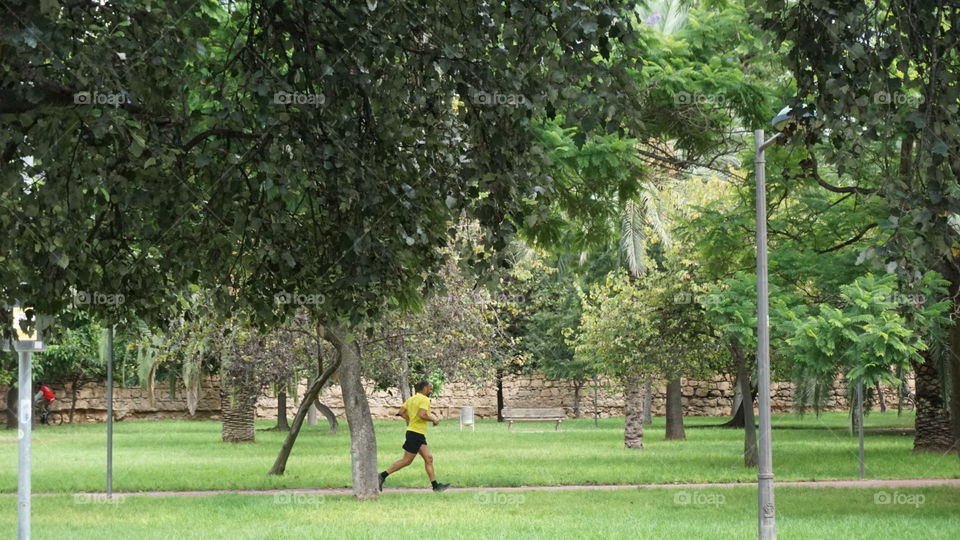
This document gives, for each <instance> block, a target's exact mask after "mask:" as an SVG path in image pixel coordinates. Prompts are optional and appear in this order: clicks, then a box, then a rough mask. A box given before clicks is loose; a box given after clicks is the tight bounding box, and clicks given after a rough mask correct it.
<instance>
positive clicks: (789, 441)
mask: <svg viewBox="0 0 960 540" xmlns="http://www.w3.org/2000/svg"><path fill="white" fill-rule="evenodd" d="M723 421H724V419H722V418H688V419H687V426H688V429H687V440H686V441H679V442H676V441H672V442H667V441H664V440H663V419H661V418H658V419H655V420H654V424H653V426H652V427H650V428H649V429H647V430H646V437H645V445H646V449H645V450H643V451H635V450H626V449H624V448H623V419H622V418H609V419H601V420H600V427H599V428H595V427H594V425H593V421H592V420H571V421H566V422H564V423H563V427H562V428H561V431H560V432H559V433H558V432H554V431H553V427H552V425H551V424H548V423H543V424H538V423H524V424H515V425H514V427H513V430H512V431H511V432H508V431H507V427H506V425H505V424H498V423H496V422H492V421H481V422H480V424H478V425H477V429H476V432H471V431H470V430H466V431H463V432H460V431H459V428H458V426H457V421H456V420H447V421H445V422H444V423H442V424H441V425H440V426H439V427H435V428H431V430H430V432H429V434H428V440H429V441H430V446H431V448H432V449H433V452H434V454H435V456H436V468H437V474H438V476H439V478H440V480H441V481H445V482H450V483H452V484H453V485H454V486H521V485H558V484H625V483H679V482H729V481H733V482H735V481H743V482H754V481H755V480H756V471H755V470H753V469H747V468H744V467H743V466H742V457H741V454H742V445H743V442H742V437H743V435H742V431H740V430H734V429H717V428H700V427H697V426H708V425H715V424H718V423H721V422H723ZM846 422H847V416H846V415H845V414H843V413H832V414H827V415H824V416H822V417H821V418H819V419H818V418H817V417H816V416H814V415H812V414H810V415H806V416H804V417H802V418H801V417H798V416H795V415H777V416H775V417H774V428H775V429H774V433H773V437H774V470H775V473H776V478H777V479H778V480H812V479H820V480H825V479H851V478H856V476H857V439H856V437H852V436H850V435H849V434H848V433H847V431H846ZM271 425H273V422H272V421H263V422H258V428H267V427H270V426H271ZM866 425H867V440H866V461H867V478H935V477H944V478H960V460H958V459H957V457H956V455H952V456H938V455H929V454H922V455H914V454H912V453H911V452H910V449H911V445H912V441H913V438H912V436H911V435H910V434H908V433H905V432H904V429H906V428H910V427H911V426H912V425H913V416H912V414H909V413H904V415H903V416H901V417H899V418H898V417H897V415H896V413H895V412H888V413H886V414H882V415H881V414H879V413H871V414H870V415H869V416H868V417H867V420H866ZM376 429H377V443H378V446H379V448H380V458H379V463H380V467H381V468H386V467H387V466H388V465H389V464H390V463H392V462H393V461H394V460H396V459H397V458H399V457H400V455H401V450H400V445H401V443H402V441H403V430H404V425H403V423H402V422H399V421H377V422H376ZM325 431H326V428H325V426H324V425H323V424H318V425H317V426H315V427H307V428H305V429H304V431H303V432H302V433H301V434H300V438H299V440H298V441H297V445H296V446H295V447H294V450H293V454H292V456H291V457H290V460H289V461H288V464H287V472H286V474H285V475H284V476H282V477H273V476H268V475H267V474H266V472H267V470H268V469H269V468H270V466H271V464H272V463H273V460H274V458H275V457H276V453H277V451H278V449H279V447H280V444H281V441H282V437H283V435H282V434H280V433H277V432H272V431H258V432H257V442H256V443H253V444H224V443H221V442H220V424H219V423H217V422H210V421H204V422H200V421H197V422H190V421H157V422H152V421H140V422H129V421H128V422H118V423H116V424H114V461H113V463H114V484H113V485H114V490H116V491H137V490H178V489H238V488H246V489H260V488H290V487H297V488H316V487H345V486H348V485H349V483H350V457H349V444H350V438H349V435H348V433H347V427H346V425H345V424H341V431H340V434H338V435H336V436H329V435H326V434H325ZM105 432H106V429H105V425H104V424H86V425H62V426H40V427H38V428H37V430H36V431H35V432H34V436H33V443H34V448H33V489H34V491H35V492H61V493H74V492H78V491H102V490H103V489H104V485H105V481H104V467H105V463H106V457H105V454H106V450H105V448H106V446H105ZM16 453H17V439H16V431H15V430H9V431H0V463H4V466H3V467H2V468H0V492H5V493H12V492H15V491H16V463H17V459H16ZM425 485H426V477H425V475H424V473H423V467H422V465H421V462H420V461H419V460H417V461H415V462H414V464H413V465H412V466H411V467H409V468H407V469H404V470H403V471H400V472H398V473H397V474H395V475H394V476H391V477H390V479H389V480H388V482H387V486H388V487H399V486H408V487H422V486H425ZM43 504H47V503H43ZM237 504H238V505H239V503H237ZM251 504H253V503H251ZM40 508H41V511H42V507H40ZM570 510H571V511H575V509H570ZM958 530H960V529H958ZM958 534H960V533H958Z"/></svg>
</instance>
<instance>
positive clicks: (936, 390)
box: [913, 354, 953, 452]
mask: <svg viewBox="0 0 960 540" xmlns="http://www.w3.org/2000/svg"><path fill="white" fill-rule="evenodd" d="M924 356H925V358H924V361H923V362H914V363H913V371H914V373H915V375H916V387H917V394H916V403H917V416H916V433H915V434H914V438H913V451H914V452H947V451H949V450H950V448H951V447H952V446H953V434H952V431H951V425H950V414H949V413H948V412H947V404H946V403H944V400H943V391H942V387H941V385H940V370H939V366H938V365H937V362H936V360H935V359H933V358H930V357H929V355H928V354H924Z"/></svg>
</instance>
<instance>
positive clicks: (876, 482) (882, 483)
mask: <svg viewBox="0 0 960 540" xmlns="http://www.w3.org/2000/svg"><path fill="white" fill-rule="evenodd" d="M755 485H756V484H754V483H753V482H749V483H748V482H743V483H737V482H729V483H715V484H710V483H699V484H618V485H575V486H519V487H452V488H450V489H449V490H448V491H451V492H453V491H471V492H473V491H496V492H513V491H579V490H582V491H609V490H622V489H646V488H667V489H709V488H731V487H750V486H755ZM776 485H777V486H778V487H781V486H794V487H811V488H821V487H828V488H887V489H898V488H919V487H930V486H952V487H958V488H960V478H916V479H913V478H907V479H896V480H880V479H871V480H822V481H802V482H777V483H776ZM429 491H430V488H390V487H388V488H386V489H384V491H383V492H384V493H385V494H390V493H427V492H429ZM281 494H291V495H294V494H295V495H350V494H351V491H350V488H320V489H309V488H291V489H263V490H253V489H239V490H237V489H224V490H203V491H133V492H119V491H117V492H114V496H117V497H120V496H123V497H125V496H131V495H137V496H145V497H204V496H211V495H281ZM11 495H12V494H11ZM34 495H62V493H34ZM84 495H88V496H91V497H104V496H105V495H106V494H105V493H102V492H100V493H96V492H94V493H84Z"/></svg>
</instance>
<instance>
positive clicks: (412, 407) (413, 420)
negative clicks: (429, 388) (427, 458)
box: [403, 392, 430, 435]
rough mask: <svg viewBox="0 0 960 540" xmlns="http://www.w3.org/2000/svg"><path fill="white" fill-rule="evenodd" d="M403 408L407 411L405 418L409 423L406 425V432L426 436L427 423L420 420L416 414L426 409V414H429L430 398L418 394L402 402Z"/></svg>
mask: <svg viewBox="0 0 960 540" xmlns="http://www.w3.org/2000/svg"><path fill="white" fill-rule="evenodd" d="M403 408H404V409H406V410H407V416H408V417H409V418H410V423H409V424H407V431H413V432H415V433H420V434H422V435H426V434H427V421H426V420H424V419H423V418H420V415H419V414H417V413H419V412H420V409H426V410H427V414H429V413H430V398H428V397H427V396H425V395H423V394H421V393H419V392H418V393H416V394H414V395H412V396H410V399H408V400H406V401H404V402H403Z"/></svg>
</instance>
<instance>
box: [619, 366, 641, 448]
mask: <svg viewBox="0 0 960 540" xmlns="http://www.w3.org/2000/svg"><path fill="white" fill-rule="evenodd" d="M624 382H625V389H624V399H625V402H624V404H623V413H624V425H623V444H624V445H625V446H626V447H627V448H636V449H638V450H643V381H642V380H641V378H640V377H639V376H637V375H627V377H626V378H625V379H624Z"/></svg>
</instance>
